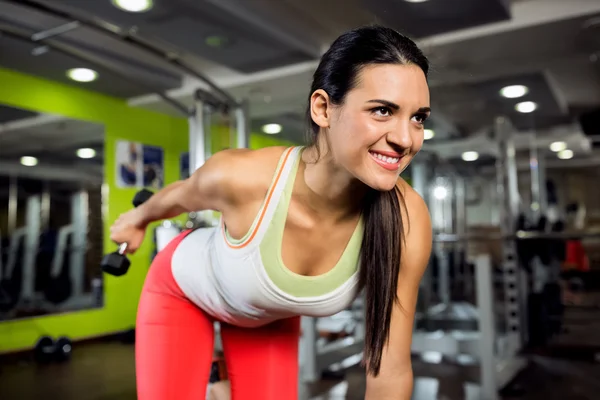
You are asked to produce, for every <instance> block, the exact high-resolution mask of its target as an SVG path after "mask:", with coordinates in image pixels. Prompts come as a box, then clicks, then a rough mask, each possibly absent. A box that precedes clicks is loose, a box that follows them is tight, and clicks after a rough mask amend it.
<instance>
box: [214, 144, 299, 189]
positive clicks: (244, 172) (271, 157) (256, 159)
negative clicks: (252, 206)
mask: <svg viewBox="0 0 600 400" xmlns="http://www.w3.org/2000/svg"><path fill="white" fill-rule="evenodd" d="M288 148H289V147H285V146H271V147H265V148H261V149H256V150H254V149H227V150H222V151H219V152H218V153H215V154H214V155H213V156H212V157H211V158H210V159H209V161H210V162H211V164H212V166H213V168H212V170H219V171H220V173H219V175H220V179H219V180H220V182H221V184H222V185H226V186H227V188H228V189H229V190H227V192H229V193H231V194H234V193H235V197H238V198H248V197H254V195H255V194H256V196H259V197H260V196H264V193H265V191H266V190H268V188H269V186H270V184H271V181H272V178H273V174H274V173H275V170H276V169H277V164H278V163H279V160H280V158H281V156H282V155H283V152H284V151H285V150H286V149H288Z"/></svg>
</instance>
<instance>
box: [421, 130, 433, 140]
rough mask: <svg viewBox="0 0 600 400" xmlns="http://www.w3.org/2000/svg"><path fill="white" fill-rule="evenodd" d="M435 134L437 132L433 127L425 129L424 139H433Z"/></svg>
mask: <svg viewBox="0 0 600 400" xmlns="http://www.w3.org/2000/svg"><path fill="white" fill-rule="evenodd" d="M434 136H435V132H434V131H433V129H425V130H424V131H423V139H425V140H429V139H433V137H434Z"/></svg>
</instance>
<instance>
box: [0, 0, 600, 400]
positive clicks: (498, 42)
mask: <svg viewBox="0 0 600 400" xmlns="http://www.w3.org/2000/svg"><path fill="white" fill-rule="evenodd" d="M375 22H376V23H380V24H385V25H388V26H390V27H393V28H395V29H398V30H399V31H400V32H402V33H405V34H407V35H409V36H410V37H411V38H413V39H414V40H415V41H416V42H417V44H418V45H419V46H420V47H421V48H422V49H423V51H424V52H425V54H426V56H427V57H428V58H429V59H430V61H431V63H432V73H431V75H430V77H429V85H430V90H431V99H432V109H433V110H434V112H433V114H432V117H431V118H430V119H429V120H428V121H427V125H426V129H425V142H424V145H423V149H422V150H421V152H420V154H419V155H418V156H417V157H416V158H415V160H414V161H413V163H412V164H411V166H410V167H409V168H408V169H407V170H406V171H404V172H403V174H402V176H403V178H404V179H405V180H406V181H407V182H409V183H410V184H411V185H412V186H413V188H415V190H417V192H419V194H420V195H421V196H422V197H423V198H424V199H425V201H426V202H427V204H428V207H429V210H430V213H431V219H432V224H433V229H434V241H433V251H432V255H431V259H430V263H429V266H428V269H427V271H426V274H425V276H424V277H423V280H422V282H421V287H420V292H419V298H418V304H417V312H416V315H415V322H414V334H413V341H412V354H413V370H414V390H413V397H412V398H413V399H416V400H429V399H432V400H433V399H445V400H459V399H473V400H475V399H478V400H496V399H545V400H551V399H561V400H565V399H569V400H583V399H589V400H592V399H594V400H595V399H597V398H598V395H597V393H598V391H599V390H600V189H599V187H600V185H599V184H598V182H600V169H599V166H600V2H598V1H597V0H569V1H563V0H452V1H451V0H368V1H367V0H364V1H361V0H344V1H342V0H319V1H313V0H310V1H308V0H285V1H284V0H281V1H274V0H272V1H246V0H195V1H191V0H178V1H166V0H88V1H80V0H61V1H56V0H0V255H1V257H0V399H7V400H8V399H15V400H17V399H18V400H29V399H38V398H42V397H44V398H48V399H61V400H68V399H78V400H80V399H85V400H108V399H115V400H126V399H135V398H136V383H135V362H134V341H135V317H136V311H137V305H138V300H139V295H140V292H141V289H142V285H143V283H144V279H145V276H146V273H147V271H148V268H149V265H150V263H151V260H152V259H153V257H154V256H155V254H156V252H157V251H159V250H160V249H161V248H163V247H164V246H165V245H166V243H168V242H169V240H171V239H172V238H173V237H174V235H177V234H178V233H179V232H181V230H183V229H189V228H194V227H198V226H206V225H211V224H216V223H218V217H219V216H218V214H217V213H213V212H208V213H207V212H202V213H191V214H189V215H182V216H181V217H178V218H176V219H174V220H169V221H164V222H161V223H156V224H153V225H152V226H151V232H152V234H148V235H147V237H146V240H145V242H144V243H143V245H142V247H141V248H140V249H139V250H138V251H137V252H136V253H135V254H133V255H130V256H129V257H128V258H126V257H124V256H123V255H122V254H120V253H119V249H118V248H117V245H116V244H115V243H112V242H111V241H110V239H109V228H110V225H111V224H112V222H113V221H114V220H115V219H116V218H117V217H118V216H119V215H120V214H122V213H124V212H126V211H128V210H129V209H131V208H132V207H134V206H136V205H139V204H141V203H142V202H143V201H145V200H146V199H147V198H148V197H149V196H150V195H151V194H152V193H153V192H155V191H157V190H159V189H161V188H163V187H164V186H165V185H168V184H169V183H171V182H175V181H177V180H180V179H185V178H186V177H188V176H189V174H190V172H191V171H194V170H195V169H196V168H197V167H198V166H200V165H202V164H203V163H204V161H205V160H206V159H207V158H208V157H210V156H211V155H212V154H214V153H216V152H218V151H221V150H223V149H226V148H240V147H248V148H252V149H259V148H262V147H267V146H274V145H276V146H280V145H284V146H292V145H301V144H303V143H305V132H306V126H305V122H304V121H305V119H304V112H305V108H306V105H307V104H306V99H307V97H308V94H309V93H308V91H309V89H310V81H311V77H312V74H313V72H314V69H315V67H316V65H317V62H318V59H319V57H320V56H321V55H322V53H323V51H324V49H326V48H327V46H328V45H329V44H330V43H331V41H332V40H333V39H334V38H335V37H337V36H338V35H339V34H341V33H342V32H344V31H346V30H348V29H351V28H354V27H356V26H361V25H366V24H371V23H375ZM23 135H25V136H23ZM215 330H216V332H217V338H218V332H219V326H218V324H216V325H215ZM364 332H365V330H364V318H363V303H362V297H361V296H359V297H358V298H357V299H356V301H355V302H354V303H353V305H352V306H351V307H350V308H348V309H347V310H345V311H343V312H341V313H339V314H335V315H333V316H331V317H328V318H318V319H316V318H308V317H303V318H302V336H301V338H300V340H299V344H298V345H299V349H300V352H299V354H300V357H299V360H298V362H299V370H300V373H299V377H298V379H299V382H300V393H299V398H300V399H303V400H304V399H306V400H308V399H311V400H318V399H323V400H324V399H361V398H364V392H365V376H364V370H363V369H362V367H361V363H360V361H361V354H362V349H363V345H364ZM222 356H223V354H222V350H221V348H220V343H219V341H218V340H217V342H216V344H215V352H214V362H213V369H212V373H211V378H210V382H211V385H212V388H213V389H215V390H212V391H211V390H210V389H209V391H208V396H209V398H213V399H227V398H229V397H228V394H227V393H226V390H225V393H217V390H220V389H218V388H221V389H223V388H226V384H227V370H226V366H225V365H224V363H223V361H222ZM257 368H260V366H257ZM210 396H212V397H210ZM282 400H285V399H282Z"/></svg>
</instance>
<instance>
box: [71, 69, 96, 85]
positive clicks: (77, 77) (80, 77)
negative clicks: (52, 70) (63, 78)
mask: <svg viewBox="0 0 600 400" xmlns="http://www.w3.org/2000/svg"><path fill="white" fill-rule="evenodd" d="M67 76H68V77H69V78H71V79H73V80H74V81H77V82H92V81H95V80H96V79H97V78H98V73H97V72H96V71H94V70H93V69H89V68H73V69H70V70H68V71H67Z"/></svg>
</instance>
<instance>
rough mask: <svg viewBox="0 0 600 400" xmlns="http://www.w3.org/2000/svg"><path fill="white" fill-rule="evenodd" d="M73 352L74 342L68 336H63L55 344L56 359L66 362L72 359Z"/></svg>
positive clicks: (54, 356)
mask: <svg viewBox="0 0 600 400" xmlns="http://www.w3.org/2000/svg"><path fill="white" fill-rule="evenodd" d="M72 353H73V344H72V343H71V340H70V339H69V338H68V337H66V336H61V337H59V338H58V339H57V340H56V343H55V345H54V354H53V358H54V361H57V362H65V361H69V360H70V359H71V355H72Z"/></svg>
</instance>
